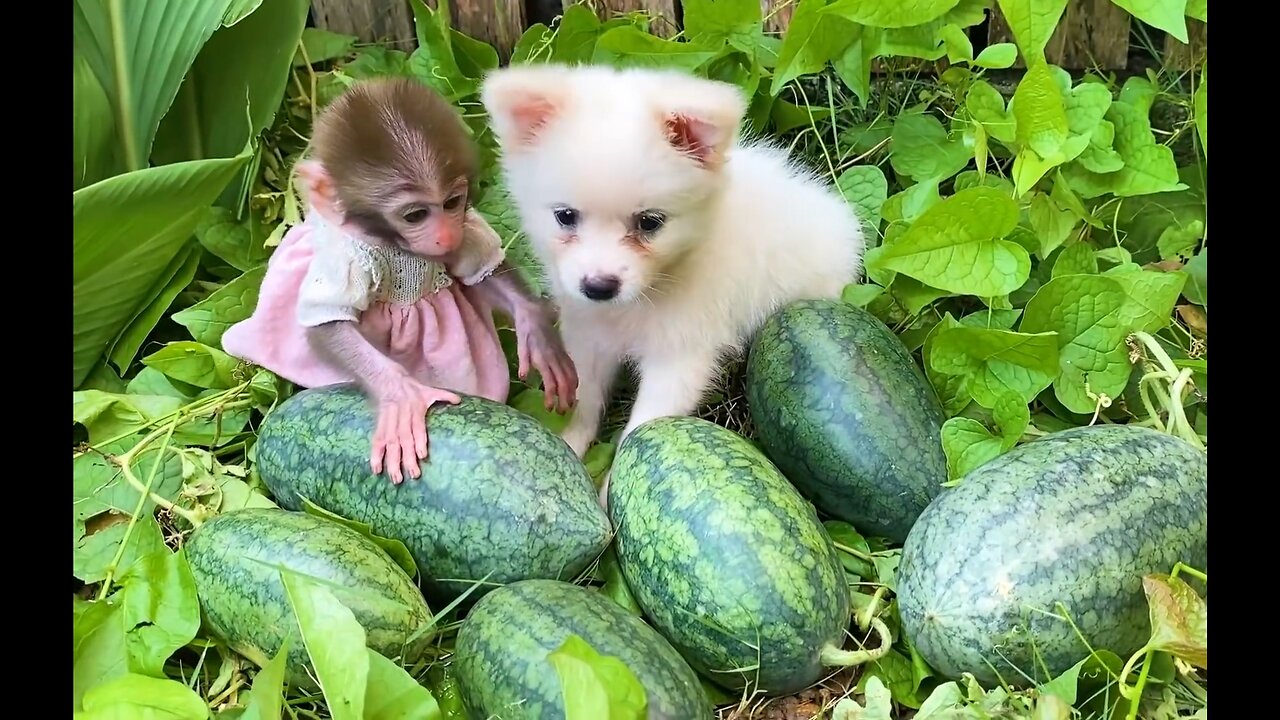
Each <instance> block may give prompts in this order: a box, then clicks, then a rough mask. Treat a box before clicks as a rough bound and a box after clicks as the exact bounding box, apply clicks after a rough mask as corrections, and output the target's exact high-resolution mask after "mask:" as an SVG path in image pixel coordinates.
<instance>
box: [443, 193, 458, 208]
mask: <svg viewBox="0 0 1280 720" xmlns="http://www.w3.org/2000/svg"><path fill="white" fill-rule="evenodd" d="M461 202H462V196H461V195H454V196H453V197H451V198H449V199H448V200H445V201H444V209H445V210H456V209H457V208H458V205H459V204H460V203H461Z"/></svg>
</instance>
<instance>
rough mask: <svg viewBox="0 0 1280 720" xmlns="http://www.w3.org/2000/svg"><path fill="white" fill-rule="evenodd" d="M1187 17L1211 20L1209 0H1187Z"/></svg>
mask: <svg viewBox="0 0 1280 720" xmlns="http://www.w3.org/2000/svg"><path fill="white" fill-rule="evenodd" d="M1187 17H1189V18H1195V19H1196V20H1199V21H1200V22H1203V23H1207V22H1209V0H1187Z"/></svg>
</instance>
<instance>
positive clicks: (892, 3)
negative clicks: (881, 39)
mask: <svg viewBox="0 0 1280 720" xmlns="http://www.w3.org/2000/svg"><path fill="white" fill-rule="evenodd" d="M959 1H960V0H836V2H834V3H832V4H831V5H828V6H827V7H826V8H825V9H824V10H823V11H822V12H823V13H827V14H833V15H839V16H841V17H843V18H845V19H847V20H849V21H851V22H855V23H858V24H859V25H869V26H871V27H879V28H904V27H909V26H912V25H922V24H924V23H927V22H929V21H930V20H936V19H938V18H940V17H942V16H943V15H944V14H946V12H947V11H948V10H950V9H951V8H953V7H955V6H956V5H957V4H958V3H959Z"/></svg>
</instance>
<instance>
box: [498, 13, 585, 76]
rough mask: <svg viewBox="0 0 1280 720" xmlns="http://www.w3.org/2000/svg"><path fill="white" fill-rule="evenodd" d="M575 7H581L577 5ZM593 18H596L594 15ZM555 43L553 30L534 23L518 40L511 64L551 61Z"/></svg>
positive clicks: (513, 50) (512, 53)
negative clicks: (552, 47) (552, 48)
mask: <svg viewBox="0 0 1280 720" xmlns="http://www.w3.org/2000/svg"><path fill="white" fill-rule="evenodd" d="M574 7H579V6H577V5H575V6H574ZM572 9H573V8H570V10H572ZM588 12H590V11H588ZM566 14H567V13H566ZM592 16H593V17H594V13H593V14H592ZM553 42H554V36H553V35H552V32H551V28H549V27H547V26H546V25H543V24H542V23H534V24H532V25H530V26H529V27H527V28H525V31H524V32H523V33H521V35H520V39H519V40H516V46H515V47H514V48H513V49H512V50H511V64H512V65H524V64H527V63H536V62H546V61H548V60H550V59H551V50H550V48H551V45H552V43H553ZM591 46H592V47H595V36H594V35H593V36H592V39H591ZM588 57H590V56H588Z"/></svg>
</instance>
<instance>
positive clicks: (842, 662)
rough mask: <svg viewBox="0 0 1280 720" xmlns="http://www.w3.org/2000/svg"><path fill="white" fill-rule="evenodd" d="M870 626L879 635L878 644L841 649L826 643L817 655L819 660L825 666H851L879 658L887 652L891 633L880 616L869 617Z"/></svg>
mask: <svg viewBox="0 0 1280 720" xmlns="http://www.w3.org/2000/svg"><path fill="white" fill-rule="evenodd" d="M871 627H872V629H874V630H875V632H876V635H878V636H879V637H880V646H879V647H877V648H875V649H872V650H867V649H865V648H864V649H862V650H841V649H840V648H838V647H836V646H835V645H830V644H828V645H826V646H824V647H823V648H822V652H821V654H820V655H819V656H818V660H819V662H821V663H822V664H823V665H824V666H826V667H853V666H855V665H862V664H864V663H868V662H871V661H873V660H879V659H880V658H882V657H884V656H885V654H886V653H888V652H889V648H890V646H892V645H893V635H892V634H891V633H890V632H889V626H888V625H885V624H884V621H883V620H881V619H880V618H878V617H877V618H872V619H871Z"/></svg>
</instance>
